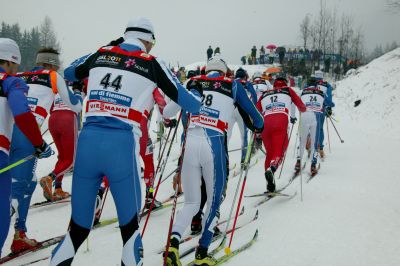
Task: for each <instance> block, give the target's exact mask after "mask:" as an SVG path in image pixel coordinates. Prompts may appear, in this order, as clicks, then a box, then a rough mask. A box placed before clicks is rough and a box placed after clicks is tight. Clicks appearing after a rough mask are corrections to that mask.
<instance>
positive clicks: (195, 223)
mask: <svg viewBox="0 0 400 266" xmlns="http://www.w3.org/2000/svg"><path fill="white" fill-rule="evenodd" d="M202 214H203V213H201V212H200V215H199V214H196V215H195V216H194V217H193V219H192V224H191V225H190V229H191V230H192V232H191V233H190V234H191V235H198V234H200V233H201V230H202V229H203V226H202V224H201V222H202Z"/></svg>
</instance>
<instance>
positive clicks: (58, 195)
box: [53, 188, 71, 200]
mask: <svg viewBox="0 0 400 266" xmlns="http://www.w3.org/2000/svg"><path fill="white" fill-rule="evenodd" d="M70 196H71V194H69V193H68V192H66V191H63V190H62V188H56V189H55V190H54V193H53V200H63V199H66V198H69V197H70Z"/></svg>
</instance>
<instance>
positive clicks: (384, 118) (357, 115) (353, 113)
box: [337, 48, 400, 139]
mask: <svg viewBox="0 0 400 266" xmlns="http://www.w3.org/2000/svg"><path fill="white" fill-rule="evenodd" d="M399 93H400V48H398V49H396V50H394V51H392V52H389V53H387V54H385V55H383V56H381V57H379V58H377V59H375V60H374V61H372V62H371V63H369V64H368V65H366V66H363V67H360V68H359V69H357V70H355V71H352V72H350V73H348V76H347V77H346V78H345V79H343V80H342V81H340V82H337V97H338V98H342V99H343V101H342V103H343V104H344V105H345V108H344V109H343V110H344V111H346V113H345V115H348V116H350V118H351V120H352V121H353V122H354V126H362V127H368V132H373V133H376V134H379V135H382V136H388V137H393V138H396V139H400V127H399V126H397V123H398V122H400V119H399V116H398V112H396V110H397V109H398V107H397V106H399V104H400V95H399ZM356 100H361V103H360V105H359V106H358V107H354V102H355V101H356Z"/></svg>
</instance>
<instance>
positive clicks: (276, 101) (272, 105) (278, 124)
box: [257, 76, 306, 192]
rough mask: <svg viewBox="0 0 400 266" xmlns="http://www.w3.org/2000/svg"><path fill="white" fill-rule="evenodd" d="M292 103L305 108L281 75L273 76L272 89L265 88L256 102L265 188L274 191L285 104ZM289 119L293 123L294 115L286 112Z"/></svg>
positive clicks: (283, 143) (284, 132)
mask: <svg viewBox="0 0 400 266" xmlns="http://www.w3.org/2000/svg"><path fill="white" fill-rule="evenodd" d="M293 103H294V104H295V105H296V106H297V108H298V109H299V110H300V112H305V111H306V106H305V105H304V103H303V102H302V101H301V99H300V97H299V96H298V95H297V94H296V93H295V92H294V90H293V89H292V88H290V87H288V85H287V80H286V78H285V77H284V76H278V77H277V78H276V79H275V82H274V87H273V89H272V90H267V91H265V92H264V93H263V94H262V96H261V98H260V100H259V101H258V103H257V108H258V110H259V111H260V112H262V113H263V115H264V127H265V129H264V131H263V133H262V139H263V143H264V146H265V151H266V153H267V156H266V158H265V164H264V168H265V179H266V180H267V191H268V192H274V191H275V180H274V173H275V171H276V170H277V169H278V167H279V165H280V164H281V162H282V159H283V156H284V154H285V152H286V149H287V146H288V143H289V141H288V133H287V130H288V116H289V108H290V107H291V105H292V104H293ZM290 116H291V117H290V122H291V123H292V124H294V123H295V121H296V117H295V114H294V113H293V112H291V114H290Z"/></svg>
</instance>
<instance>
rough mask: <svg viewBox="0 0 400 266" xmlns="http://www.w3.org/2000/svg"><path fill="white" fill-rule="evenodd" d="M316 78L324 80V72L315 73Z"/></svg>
mask: <svg viewBox="0 0 400 266" xmlns="http://www.w3.org/2000/svg"><path fill="white" fill-rule="evenodd" d="M314 77H315V78H316V79H323V78H324V72H322V71H321V70H317V71H315V72H314Z"/></svg>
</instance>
